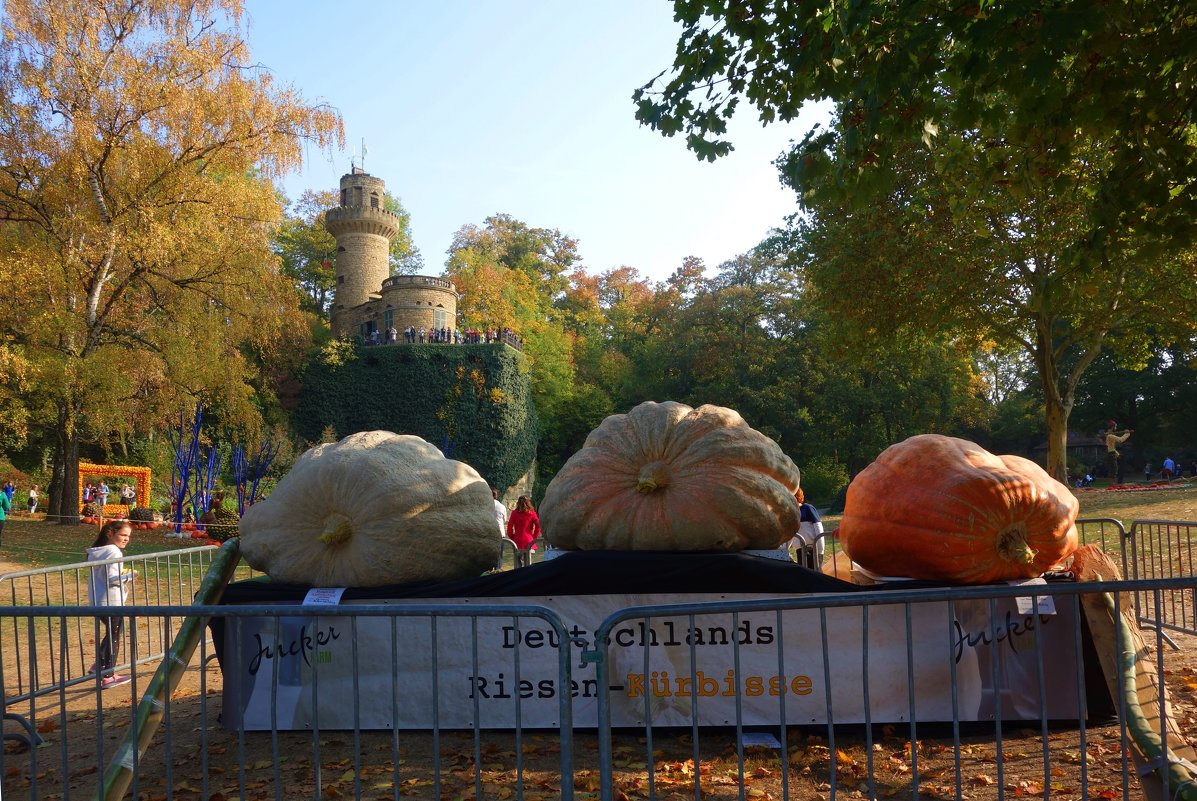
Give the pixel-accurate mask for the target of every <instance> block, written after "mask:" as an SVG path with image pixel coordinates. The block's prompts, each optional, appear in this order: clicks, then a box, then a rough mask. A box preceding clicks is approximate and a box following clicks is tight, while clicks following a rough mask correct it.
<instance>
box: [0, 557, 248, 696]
mask: <svg viewBox="0 0 1197 801" xmlns="http://www.w3.org/2000/svg"><path fill="white" fill-rule="evenodd" d="M216 550H217V549H216V547H215V546H212V545H207V546H201V547H196V548H181V549H178V550H171V551H163V552H159V553H151V554H139V555H136V556H125V557H122V558H120V559H108V560H104V561H97V562H77V563H74V564H69V565H60V566H57V567H44V568H37V569H32V570H21V571H17V572H13V573H5V574H3V575H0V605H5V606H11V607H33V608H36V609H38V610H44V609H52V608H60V607H80V606H84V607H85V606H88V605H89V603H90V601H89V596H88V578H89V577H90V575H91V571H92V569H93V568H99V567H104V566H106V565H112V564H116V565H120V566H121V570H122V571H124V570H132V571H135V574H136V577H135V579H134V581H133V582H132V584H131V585H130V591H129V594H128V603H129V604H132V605H142V606H175V607H183V606H186V605H187V604H190V603H191V601H192V597H193V595H194V593H195V590H196V589H198V587H199V584H200V581H201V580H202V579H203V577H204V574H205V573H207V571H208V567H209V565H210V564H211V562H212V557H213V555H214V554H215V553H216ZM252 575H253V571H252V570H251V569H250V568H249V567H248V566H244V565H243V566H242V567H241V568H240V569H239V573H238V577H239V578H249V577H251V576H252ZM21 621H24V622H23V623H22V622H21ZM159 623H161V625H158V624H159ZM68 624H69V625H70V627H71V628H70V629H69V630H64V629H62V628H61V626H63V625H68ZM97 625H98V624H97V623H96V621H95V620H93V619H83V618H64V617H63V616H61V615H54V614H50V613H48V612H47V613H43V614H37V613H34V614H31V615H29V616H27V617H24V618H17V617H14V616H13V615H11V614H7V613H6V614H5V615H4V616H3V617H0V685H2V686H3V687H4V696H5V701H6V703H8V704H13V703H17V702H20V701H23V700H25V699H26V698H28V697H29V696H33V695H44V694H47V693H53V692H57V691H58V690H59V689H61V688H62V687H64V686H70V685H72V684H77V683H81V682H94V681H96V680H97V677H96V676H95V675H94V674H92V673H91V666H92V664H93V663H95V662H96V648H95V644H96V643H98V642H99V641H100V639H101V637H102V636H103V635H102V632H97V630H96V627H97ZM176 633H177V620H174V621H173V622H169V624H168V621H167V620H165V619H164V620H162V621H156V622H155V624H154V625H151V621H150V620H148V619H147V620H143V621H140V623H139V625H138V626H136V627H129V628H128V629H126V631H125V632H124V636H123V637H122V639H123V647H121V648H120V651H119V653H120V654H122V655H124V660H125V661H124V662H123V663H122V664H119V665H117V666H116V670H117V671H118V672H119V671H121V670H123V669H126V668H128V667H129V666H130V664H140V663H144V662H147V661H151V660H156V659H161V658H162V655H163V654H164V653H165V652H166V649H167V648H168V647H169V646H170V643H171V641H172V640H173V639H174V637H175V634H176ZM133 654H136V655H137V656H136V657H135V658H134V657H132V656H131V655H133Z"/></svg>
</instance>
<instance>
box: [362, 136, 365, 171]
mask: <svg viewBox="0 0 1197 801" xmlns="http://www.w3.org/2000/svg"><path fill="white" fill-rule="evenodd" d="M365 171H366V137H364V136H363V137H362V172H365Z"/></svg>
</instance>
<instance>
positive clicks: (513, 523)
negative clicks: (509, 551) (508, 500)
mask: <svg viewBox="0 0 1197 801" xmlns="http://www.w3.org/2000/svg"><path fill="white" fill-rule="evenodd" d="M539 536H540V516H539V515H537V514H536V510H535V509H533V508H532V501H530V500H528V496H527V495H521V496H520V497H519V499H518V500H517V501H516V502H515V509H513V510H512V512H511V517H509V518H508V519H507V539H509V540H511V541H512V542H514V543H515V547H516V552H515V566H516V567H527V566H528V565H530V564H532V543H533V542H534V541H535V540H536V538H537V537H539Z"/></svg>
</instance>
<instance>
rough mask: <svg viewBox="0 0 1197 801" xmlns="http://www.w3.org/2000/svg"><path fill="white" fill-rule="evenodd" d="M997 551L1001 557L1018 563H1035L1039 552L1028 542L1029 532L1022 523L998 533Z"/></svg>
mask: <svg viewBox="0 0 1197 801" xmlns="http://www.w3.org/2000/svg"><path fill="white" fill-rule="evenodd" d="M997 551H998V556H999V557H1000V558H1001V559H1003V560H1004V561H1007V562H1013V563H1014V564H1018V565H1029V564H1031V563H1033V562H1034V561H1035V555H1036V553H1037V551H1035V550H1033V549H1032V548H1031V546H1030V545H1028V544H1027V532H1026V529H1025V528H1024V527H1023V526H1021V525H1015V526H1011V527H1010V528H1008V529H1006V530H1005V531H1003V532H1002V533H1000V534H998V539H997Z"/></svg>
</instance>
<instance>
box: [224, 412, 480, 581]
mask: <svg viewBox="0 0 1197 801" xmlns="http://www.w3.org/2000/svg"><path fill="white" fill-rule="evenodd" d="M501 542H502V539H501V537H500V534H499V528H498V525H497V524H496V523H495V514H494V502H493V500H492V498H491V494H490V489H489V488H488V487H487V485H486V482H485V481H483V480H482V477H481V476H479V475H478V473H477V472H476V471H475V470H474V469H473V468H472V467H470V466H469V465H467V464H463V463H461V462H455V461H453V460H451V459H446V458H445V457H444V456H443V455H441V452H440V451H439V450H437V449H436V448H435V447H433V446H432V445H430V444H429V443H427V442H425V441H424V440H422V439H420V438H419V437H413V436H408V435H401V434H393V433H391V432H389V431H365V432H362V433H359V434H353V435H351V436H348V437H346V438H345V439H343V440H341V441H340V442H337V443H330V444H325V445H319V446H317V447H315V448H312V449H311V450H309V451H307V452H306V453H304V454H303V455H302V456H300V457H299V459H297V460H296V461H295V466H294V467H292V468H291V470H290V472H288V473H287V474H286V475H285V476H283V478H282V480H281V481H279V483H278V486H277V487H275V489H274V491H273V492H271V493H270V496H269V497H267V498H265V499H263V500H261V501H259V502H258V503H255V504H254V505H253V506H251V507H250V508H249V509H247V510H246V511H245V515H244V516H242V518H241V552H242V554H243V555H244V556H245V560H246V561H247V562H249V564H250V565H252V566H253V567H254V568H256V569H258V570H261V571H263V572H265V573H266V574H267V575H269V576H270V577H271V578H272V579H275V580H277V581H282V582H289V583H295V584H304V585H307V586H314V587H370V586H377V585H380V584H399V583H404V582H410V581H424V580H433V581H449V580H452V579H459V578H469V577H472V576H477V575H479V574H481V573H483V572H485V571H486V570H487V569H489V568H491V567H493V566H494V565H495V563H496V561H497V560H498V557H499V548H500V546H501Z"/></svg>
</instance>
